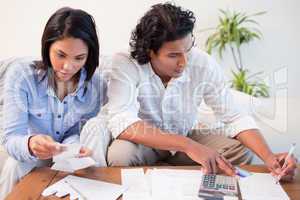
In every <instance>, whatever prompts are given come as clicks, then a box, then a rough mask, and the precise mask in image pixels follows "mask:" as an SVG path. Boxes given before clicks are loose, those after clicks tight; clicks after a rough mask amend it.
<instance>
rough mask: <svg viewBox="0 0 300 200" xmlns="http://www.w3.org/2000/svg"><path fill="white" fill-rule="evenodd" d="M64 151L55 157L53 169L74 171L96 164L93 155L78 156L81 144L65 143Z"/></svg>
mask: <svg viewBox="0 0 300 200" xmlns="http://www.w3.org/2000/svg"><path fill="white" fill-rule="evenodd" d="M63 147H64V148H65V149H66V150H65V151H64V152H62V153H60V154H58V155H56V156H54V157H53V162H54V164H53V165H52V167H51V169H53V170H58V171H65V172H74V171H76V170H79V169H83V168H86V167H90V166H93V165H95V164H96V162H95V161H94V160H93V159H92V158H91V157H83V158H78V157H77V156H78V154H79V151H80V148H81V146H80V145H79V144H67V145H65V144H64V145H63Z"/></svg>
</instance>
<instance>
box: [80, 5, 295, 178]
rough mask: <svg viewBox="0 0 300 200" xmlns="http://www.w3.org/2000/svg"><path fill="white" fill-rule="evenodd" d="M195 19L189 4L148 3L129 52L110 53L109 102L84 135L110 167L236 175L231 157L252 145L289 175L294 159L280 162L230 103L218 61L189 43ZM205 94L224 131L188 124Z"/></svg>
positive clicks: (237, 159)
mask: <svg viewBox="0 0 300 200" xmlns="http://www.w3.org/2000/svg"><path fill="white" fill-rule="evenodd" d="M194 23H195V17H194V15H193V13H192V12H191V11H189V10H183V9H182V8H181V7H177V6H175V5H172V4H169V3H165V4H157V5H154V6H152V8H151V9H150V10H149V11H148V12H147V13H146V14H145V15H144V16H143V17H142V18H141V20H140V21H139V23H138V24H137V26H136V28H135V30H134V31H133V33H132V37H131V42H130V46H131V52H130V55H128V54H126V53H119V54H116V55H115V56H114V58H113V61H112V68H111V73H110V75H111V76H110V82H109V87H108V96H109V102H108V103H107V104H106V106H104V108H103V110H102V112H101V113H100V114H99V118H101V120H99V119H97V118H95V119H93V120H91V121H90V122H88V123H87V125H86V126H85V127H84V130H83V132H82V133H81V141H82V142H83V143H84V145H85V146H87V147H89V148H92V149H94V152H95V154H96V155H95V158H96V160H97V161H98V162H102V164H103V165H105V164H106V163H105V162H106V158H107V162H108V165H110V166H132V165H134V166H137V165H153V164H155V163H156V162H157V161H160V160H164V161H166V162H168V163H171V164H180V165H183V164H200V165H202V166H203V171H204V173H217V172H218V171H219V170H221V171H223V172H225V173H226V174H228V175H233V174H235V169H234V167H233V166H232V164H234V165H236V164H246V163H249V162H250V161H251V155H250V154H249V151H248V149H247V148H249V149H251V150H252V151H253V152H254V153H256V154H257V155H258V156H259V157H260V158H261V159H262V160H263V161H264V162H265V164H266V165H267V167H268V168H269V169H270V171H271V172H272V173H273V174H274V175H279V174H281V175H283V176H284V178H285V179H292V177H293V176H294V172H295V168H296V160H295V158H293V157H291V158H289V159H288V165H287V166H286V167H285V168H283V169H281V166H280V161H282V160H283V159H284V158H285V156H286V155H287V153H281V154H274V153H272V152H271V150H270V149H269V147H268V146H267V144H266V142H265V140H264V138H263V137H262V135H261V134H260V132H259V130H258V128H257V126H256V124H255V122H254V120H253V119H252V118H251V117H250V116H248V115H247V114H244V113H243V112H242V111H241V110H240V109H239V108H238V107H237V105H236V104H235V102H234V100H233V98H232V95H231V94H230V92H229V90H228V88H227V87H226V84H225V80H224V76H223V73H222V71H221V69H220V67H219V66H218V64H217V63H216V62H215V61H214V60H213V59H212V58H211V57H210V56H209V55H207V54H206V53H204V52H202V51H200V50H198V49H196V48H193V43H194V38H193V28H194ZM202 101H205V103H206V104H207V105H209V106H211V107H212V109H213V110H214V112H215V114H216V116H217V118H218V119H219V120H220V121H221V122H222V123H224V125H225V128H224V129H223V130H222V131H223V133H224V135H225V136H227V137H225V136H222V135H218V134H205V133H203V132H201V131H197V130H192V128H193V127H194V126H195V125H196V124H197V108H198V107H199V105H200V103H201V102H202ZM203 117H205V116H203ZM103 121H106V123H105V124H103V123H101V122H103ZM99 131H100V132H101V133H99ZM110 135H112V137H113V138H114V139H113V140H112V142H111V143H110V142H109V141H110ZM99 137H100V138H99ZM87 138H89V139H87ZM107 146H109V147H108V150H107ZM246 147H247V148H246ZM106 156H107V157H106Z"/></svg>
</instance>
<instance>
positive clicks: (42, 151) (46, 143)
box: [28, 135, 62, 160]
mask: <svg viewBox="0 0 300 200" xmlns="http://www.w3.org/2000/svg"><path fill="white" fill-rule="evenodd" d="M28 148H29V152H30V153H31V155H33V156H35V157H37V158H39V159H41V160H46V159H50V158H52V157H53V156H54V155H57V154H59V153H61V152H62V147H61V146H60V144H59V143H57V142H55V141H54V140H53V139H52V138H51V137H50V136H48V135H34V136H31V137H30V138H29V142H28Z"/></svg>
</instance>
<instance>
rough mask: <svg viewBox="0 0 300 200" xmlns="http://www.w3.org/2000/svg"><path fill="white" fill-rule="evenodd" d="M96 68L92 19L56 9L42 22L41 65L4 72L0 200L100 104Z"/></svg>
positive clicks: (84, 152)
mask: <svg viewBox="0 0 300 200" xmlns="http://www.w3.org/2000/svg"><path fill="white" fill-rule="evenodd" d="M98 64H99V43H98V37H97V32H96V27H95V22H94V19H93V17H92V16H91V15H89V14H88V13H86V12H85V11H82V10H77V9H72V8H61V9H59V10H58V11H56V12H55V13H54V14H53V15H52V16H51V17H50V19H49V20H48V22H47V24H46V27H45V30H44V33H43V36H42V61H33V62H26V61H24V62H18V63H16V64H14V65H13V66H11V67H10V68H9V71H8V72H7V74H6V79H5V91H4V113H5V121H4V138H3V145H4V147H5V148H6V150H7V152H8V154H9V155H10V156H11V157H10V158H9V159H8V160H7V162H6V164H5V167H4V168H3V171H2V175H1V185H2V191H1V196H0V199H4V197H5V196H6V195H7V194H8V193H9V192H10V191H11V189H12V187H13V185H14V184H15V183H16V182H17V181H18V180H19V179H20V178H21V177H23V176H24V175H26V174H27V173H29V172H30V171H31V170H32V169H33V168H34V167H37V166H44V165H49V163H50V162H51V158H52V157H53V156H54V155H56V154H58V153H60V152H61V151H62V145H60V143H63V144H70V143H79V133H80V130H81V126H82V125H83V123H84V122H85V121H86V120H87V119H89V118H91V117H94V116H95V115H96V114H97V113H98V112H99V109H100V107H101V106H102V104H103V103H104V101H105V90H106V86H105V82H104V81H103V78H102V77H101V76H100V74H99V72H97V73H95V71H96V68H97V66H98ZM94 73H95V75H94ZM89 155H91V151H90V150H89V149H87V148H85V147H82V148H81V149H80V155H79V156H82V157H84V156H89ZM49 161H50V162H49Z"/></svg>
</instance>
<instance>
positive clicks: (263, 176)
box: [239, 173, 289, 200]
mask: <svg viewBox="0 0 300 200" xmlns="http://www.w3.org/2000/svg"><path fill="white" fill-rule="evenodd" d="M239 186H240V190H241V194H242V197H243V200H244V199H245V200H266V199H267V200H289V197H288V195H287V194H286V193H285V191H284V190H283V189H282V187H281V186H280V184H276V179H275V178H274V177H273V176H272V175H271V174H267V173H253V174H252V175H251V176H248V177H245V178H241V179H240V180H239Z"/></svg>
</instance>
